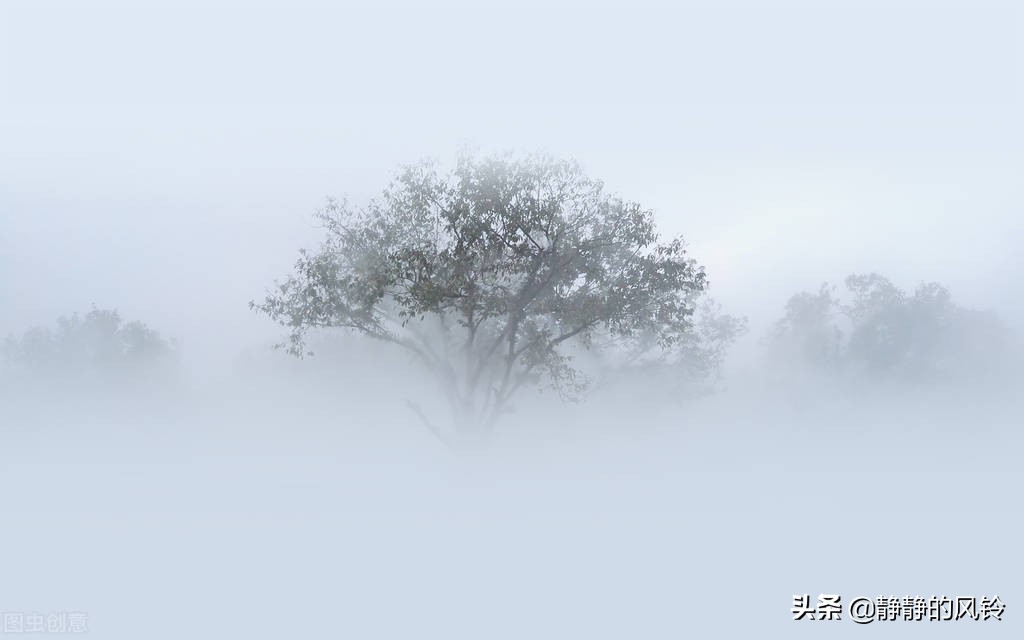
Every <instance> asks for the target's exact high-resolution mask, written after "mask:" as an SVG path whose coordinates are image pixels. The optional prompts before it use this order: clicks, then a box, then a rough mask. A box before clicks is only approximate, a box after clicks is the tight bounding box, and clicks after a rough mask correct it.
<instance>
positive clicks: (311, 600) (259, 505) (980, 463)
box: [0, 357, 1024, 638]
mask: <svg viewBox="0 0 1024 640" xmlns="http://www.w3.org/2000/svg"><path fill="white" fill-rule="evenodd" d="M393 364H394V363H393V362H391V361H389V359H388V358H387V357H382V358H381V361H380V363H379V364H378V366H377V367H374V368H373V369H365V368H361V367H356V368H351V367H342V368H340V369H339V370H337V371H335V372H333V373H330V372H329V369H327V368H325V369H319V368H313V367H306V366H305V365H302V366H298V367H296V366H292V367H290V369H291V372H290V374H288V375H286V376H282V375H280V374H269V373H266V372H264V373H259V371H258V370H255V369H250V370H249V371H248V372H247V373H244V372H243V373H236V374H234V375H232V376H231V377H229V378H228V377H226V378H224V379H222V380H221V381H220V382H219V383H218V384H217V385H213V384H212V383H207V384H206V385H204V386H201V387H193V388H192V389H183V390H180V391H176V392H175V394H173V395H170V396H168V395H167V394H166V393H157V394H156V395H155V396H150V397H138V396H137V397H135V398H132V397H126V396H127V394H120V395H118V394H114V395H104V394H99V393H97V394H91V395H89V396H88V397H82V398H79V399H77V400H74V401H68V402H65V403H63V404H62V405H57V404H56V403H54V402H52V398H48V397H46V395H45V394H42V393H41V394H39V396H38V397H36V398H33V397H32V396H31V395H30V394H27V393H23V394H21V395H20V397H19V400H18V401H17V402H16V403H15V405H16V406H20V413H19V414H17V415H18V418H17V419H16V420H14V421H11V422H8V423H7V426H6V430H5V442H6V444H5V446H4V449H3V453H2V457H3V460H2V462H3V465H2V467H0V468H2V485H3V487H4V489H3V494H4V501H3V505H4V520H5V521H6V522H8V523H9V526H6V527H5V528H4V532H3V539H4V547H5V549H7V550H8V551H9V552H8V553H7V554H6V558H5V563H4V564H5V579H4V580H3V582H2V583H0V584H2V586H0V601H2V602H3V603H4V606H5V607H6V608H7V609H8V610H15V611H21V610H24V611H35V610H47V611H48V610H54V609H59V610H81V611H87V612H88V614H89V623H90V627H91V629H92V633H93V634H94V635H96V636H98V637H111V638H120V637H126V638H127V637H139V636H143V637H152V638H164V637H166V638H180V637H225V636H227V637H255V638H262V637H268V638H269V637H296V636H299V637H358V638H412V637H423V638H434V637H438V638H441V637H449V638H525V637H530V638H533V637H536V638H567V637H581V638H590V637H594V638H623V637H643V638H678V637H690V636H692V635H693V634H697V635H701V636H706V637H736V636H737V635H747V634H751V635H755V634H756V636H757V637H779V638H782V637H802V636H806V637H822V636H821V634H823V633H827V634H829V637H832V636H835V637H853V634H863V633H872V634H881V636H880V637H893V638H895V637H922V638H923V637H949V638H953V637H957V638H959V637H1007V638H1009V637H1016V636H1015V634H1016V633H1017V632H1016V631H1015V630H1019V628H1020V627H1019V624H1018V623H1017V622H1016V615H1015V614H1014V611H1015V608H1016V607H1015V604H1016V603H1017V602H1019V601H1020V599H1021V598H1022V597H1024V589H1022V588H1021V584H1022V583H1021V581H1020V578H1019V576H1020V571H1021V569H1022V556H1021V552H1020V544H1019V540H1020V539H1021V534H1022V533H1024V531H1022V525H1021V520H1020V512H1019V506H1020V488H1021V486H1022V483H1021V468H1020V456H1019V453H1020V444H1021V441H1020V436H1019V423H1020V419H1019V416H1020V415H1021V413H1020V410H1021V398H1020V397H1019V394H1015V393H1014V392H1015V391H1016V387H1013V386H1012V385H1007V387H1006V388H1005V389H1000V388H991V387H990V388H988V389H985V390H978V389H974V390H963V391H961V392H959V393H950V392H948V391H947V392H946V393H941V394H939V393H936V392H935V391H934V390H924V391H917V392H913V391H910V390H906V389H893V388H889V389H884V388H878V387H872V388H870V389H867V390H864V391H863V392H861V393H859V394H850V393H839V392H838V391H836V390H835V389H824V388H823V385H821V384H819V385H817V387H816V388H811V387H810V386H804V387H788V388H787V387H785V386H780V384H779V383H778V382H774V381H766V380H764V379H763V378H757V377H752V376H748V377H747V378H746V381H745V382H741V383H738V384H736V385H734V386H733V387H731V388H729V389H727V390H725V391H723V392H722V393H719V394H717V395H713V396H709V397H704V398H693V399H681V400H680V401H678V402H676V403H661V404H659V405H647V406H645V404H641V403H638V402H631V401H630V396H631V394H632V392H630V391H625V392H621V393H619V394H605V397H604V398H603V399H602V398H595V399H593V400H592V401H591V402H589V403H587V404H585V405H579V406H574V405H569V406H565V405H559V404H557V403H553V402H550V401H547V400H543V399H541V400H534V401H533V402H531V403H530V404H529V408H524V409H523V410H522V411H520V412H519V413H517V414H516V415H514V416H512V417H510V419H509V420H508V421H506V423H504V424H503V427H504V428H503V430H502V432H501V436H500V437H499V438H498V441H497V442H496V443H495V444H494V445H493V446H492V447H490V448H489V449H487V450H485V451H477V452H475V453H473V454H471V455H467V454H455V453H453V452H452V451H450V450H448V449H446V448H444V447H443V446H441V445H440V444H439V443H438V442H437V441H436V440H434V439H433V438H432V436H430V435H429V433H428V432H427V431H426V429H424V428H423V427H422V426H421V425H420V424H419V423H418V422H417V421H416V419H415V417H414V416H413V415H412V414H411V413H410V412H408V410H407V409H406V408H405V407H404V406H402V405H401V403H396V402H388V398H389V397H394V393H393V390H394V389H395V388H396V385H397V386H398V388H401V389H405V390H407V391H409V392H410V393H416V384H417V381H416V378H415V377H410V376H409V374H408V372H405V373H403V372H401V371H400V370H391V371H389V370H388V369H387V367H390V366H392V365H393ZM387 373H390V374H392V375H386V374H387ZM736 377H737V379H738V380H741V381H742V380H744V378H743V377H742V376H736ZM638 395H639V394H638ZM1015 396H1016V397H1015ZM534 402H535V403H536V404H534ZM822 592H824V593H830V592H836V593H841V594H842V595H843V596H844V598H851V599H852V598H853V597H855V596H861V595H866V596H869V597H876V596H879V595H899V596H903V595H924V596H925V597H927V596H930V595H932V594H933V592H934V594H936V595H940V594H947V595H954V596H955V595H965V594H966V595H978V596H979V597H980V596H981V595H994V594H998V595H999V596H1000V597H1001V598H1002V600H1003V601H1004V602H1005V603H1007V613H1006V614H1005V616H1004V618H1005V619H1004V621H1003V622H1002V623H996V622H991V621H990V622H987V623H982V622H980V621H979V622H965V621H960V622H956V623H954V622H932V623H928V622H875V623H873V624H872V627H874V628H872V629H867V630H865V629H860V628H858V627H859V626H860V625H857V624H855V623H853V622H852V621H849V620H842V621H840V622H824V621H820V622H815V623H813V624H811V623H797V622H793V621H792V620H791V614H790V613H789V610H790V607H791V606H792V601H791V599H792V596H793V595H794V594H798V593H810V594H812V597H814V598H816V597H817V594H818V593H822ZM826 624H827V625H830V626H829V628H828V629H826V630H822V629H813V630H808V628H807V627H809V626H820V625H826ZM879 626H883V627H886V628H885V629H878V628H877V627H879ZM967 627H972V628H967ZM973 627H976V628H973ZM812 634H813V636H812ZM858 637H859V636H858Z"/></svg>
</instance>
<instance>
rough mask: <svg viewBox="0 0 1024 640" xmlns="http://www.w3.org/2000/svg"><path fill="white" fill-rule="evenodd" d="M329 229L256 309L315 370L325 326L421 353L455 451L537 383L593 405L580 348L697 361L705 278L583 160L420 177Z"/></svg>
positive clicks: (339, 208) (340, 207)
mask: <svg viewBox="0 0 1024 640" xmlns="http://www.w3.org/2000/svg"><path fill="white" fill-rule="evenodd" d="M317 217H318V219H319V220H320V221H321V222H322V223H323V226H324V229H325V232H326V237H325V239H324V241H323V243H322V245H321V246H320V248H319V250H318V251H316V252H313V253H310V252H306V251H302V252H300V258H299V260H298V261H297V262H296V264H295V271H294V273H293V274H291V275H290V276H289V277H288V278H287V279H286V280H285V281H284V282H282V283H278V284H277V286H276V288H275V289H272V290H271V292H270V293H268V295H267V296H266V299H265V300H264V301H263V302H262V303H260V304H256V303H255V302H253V303H251V307H252V308H254V309H256V310H257V311H259V312H262V313H265V314H267V315H268V316H270V317H271V318H273V319H274V320H276V321H278V322H279V323H280V324H282V325H283V326H285V327H288V329H289V330H290V334H289V338H288V340H287V342H285V343H282V344H281V345H279V346H280V347H283V348H287V349H288V351H289V352H291V353H292V354H293V355H296V356H299V357H302V356H303V355H307V354H308V349H307V346H306V339H305V338H306V334H307V332H308V331H309V330H311V329H316V328H345V329H348V330H352V331H355V332H357V333H360V334H363V335H365V336H368V337H370V338H374V339H377V340H380V341H383V342H386V343H391V344H394V345H398V346H400V347H402V348H404V349H406V350H408V352H409V353H411V354H412V355H413V356H414V357H415V358H416V359H418V360H419V361H420V362H421V363H423V364H424V365H426V366H427V367H429V369H430V370H431V371H432V372H433V374H434V375H435V377H436V379H437V380H438V381H439V382H440V385H441V389H442V390H443V392H444V395H445V397H446V399H447V401H448V403H449V406H450V408H451V411H452V414H453V418H454V434H448V433H442V432H441V430H440V429H437V428H436V427H432V430H433V431H434V432H435V434H436V435H438V436H439V437H442V438H443V439H449V438H450V437H451V436H454V437H455V438H456V439H458V440H466V439H469V440H474V439H477V438H479V437H484V436H486V435H487V434H488V433H489V432H490V431H491V430H492V428H493V426H494V424H495V422H496V421H497V420H498V418H499V417H500V416H501V415H502V414H504V413H505V412H506V411H507V410H508V408H509V401H510V400H511V398H512V397H513V396H514V395H515V394H516V393H517V392H518V391H519V390H520V389H522V388H523V387H524V386H527V385H540V386H541V387H542V388H544V387H550V388H553V389H555V390H556V391H557V392H558V393H559V394H561V396H562V397H563V398H566V399H576V398H578V397H579V395H580V394H581V393H582V391H583V390H584V389H585V388H586V386H587V383H588V379H587V377H586V376H585V375H584V373H583V372H582V371H581V370H580V368H579V367H577V366H576V364H575V363H574V360H573V357H572V352H571V351H572V348H577V349H602V350H613V349H618V350H620V351H622V352H628V353H629V354H630V356H631V357H632V358H634V359H635V358H636V357H639V356H640V355H641V354H646V353H651V352H657V353H659V354H661V355H662V356H665V357H668V356H671V355H672V354H680V353H684V352H685V351H686V350H687V349H692V346H693V339H694V323H693V320H692V316H693V315H694V311H695V309H696V306H697V302H698V300H699V299H700V297H701V296H702V295H703V293H704V291H705V289H706V287H707V284H708V282H707V277H706V275H705V272H704V269H703V267H700V266H698V265H697V264H696V262H695V261H694V260H693V259H692V258H690V257H688V255H687V251H686V249H685V247H684V244H683V241H682V239H681V238H675V239H672V240H669V241H667V242H661V241H659V240H660V239H659V236H658V233H657V231H656V229H655V224H654V219H653V214H652V212H651V211H650V210H647V209H644V208H643V207H641V206H640V205H639V204H637V203H635V202H628V201H624V200H622V199H620V198H618V197H615V196H612V195H609V194H608V193H607V192H605V190H604V188H603V185H602V183H601V182H599V181H597V180H593V179H591V178H589V177H587V176H585V175H584V174H583V172H582V171H581V169H580V167H579V166H578V165H577V164H575V163H573V162H559V161H555V160H552V159H549V158H544V157H535V158H528V159H522V160H517V159H514V158H511V157H509V156H499V157H491V158H485V159H477V158H474V157H472V156H468V155H467V156H463V157H461V158H460V159H459V161H458V163H457V166H456V168H455V170H454V171H453V172H452V173H449V174H441V173H439V171H438V169H437V168H436V166H435V165H433V164H431V163H421V164H417V165H412V166H407V167H405V168H403V169H402V170H401V171H400V172H399V173H398V175H397V177H396V178H395V180H394V181H393V182H392V184H391V185H390V187H389V188H387V189H386V190H385V191H384V193H383V195H382V196H381V197H380V198H379V199H376V200H373V201H371V202H370V203H369V204H368V205H367V206H366V207H364V208H361V209H357V208H353V207H351V206H349V205H348V204H347V203H345V202H343V201H335V200H331V201H329V203H328V205H327V207H326V208H325V209H323V210H322V211H320V212H319V213H318V214H317ZM413 408H414V409H417V411H418V408H417V407H415V406H414V407H413ZM420 417H421V418H423V419H424V421H425V422H427V423H428V426H429V424H430V423H429V421H428V420H427V419H426V417H425V416H424V415H423V413H422V412H420Z"/></svg>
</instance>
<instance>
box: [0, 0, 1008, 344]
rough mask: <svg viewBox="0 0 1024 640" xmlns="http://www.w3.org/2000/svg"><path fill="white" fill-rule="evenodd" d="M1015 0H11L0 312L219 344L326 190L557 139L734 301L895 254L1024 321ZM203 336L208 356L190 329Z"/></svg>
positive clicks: (234, 336)
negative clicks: (105, 322) (118, 324)
mask: <svg viewBox="0 0 1024 640" xmlns="http://www.w3.org/2000/svg"><path fill="white" fill-rule="evenodd" d="M1022 30H1024V9H1022V8H1021V6H1020V4H1019V3H1015V2H1003V3H998V2H981V1H972V2H956V3H949V2H913V3H911V2H865V1H858V2H848V3H832V2H813V3H812V2H804V3H770V6H768V4H766V3H737V2H713V3H712V2H706V3H700V4H685V3H666V4H664V5H659V4H640V3H629V4H628V5H627V4H626V3H622V4H620V5H619V6H604V5H599V4H596V3H592V2H586V3H582V2H581V3H575V4H557V5H556V4H553V3H547V2H545V3H528V2H514V3H504V4H492V3H482V2H481V3H444V4H439V3H383V2H373V3H371V2H363V3H356V4H345V3H310V2H288V3H284V2H279V3H275V4H268V3H256V2H245V3H241V2H239V3H224V2H201V3H195V2H181V1H177V2H173V3H172V2H131V3H128V2H123V3H111V2H48V1H40V0H34V1H21V0H4V2H2V3H0V309H2V310H3V311H4V313H2V314H0V335H6V334H8V333H11V332H20V331H23V330H24V329H25V328H26V327H27V326H29V325H31V324H49V323H51V322H52V320H53V319H54V318H55V317H56V316H57V315H59V314H63V313H69V312H71V311H75V310H79V311H85V310H88V308H89V307H90V305H91V304H93V303H95V304H96V305H98V306H100V307H116V308H118V309H120V310H121V311H122V312H123V314H124V315H126V316H128V317H130V318H133V319H141V320H143V321H146V322H148V323H149V324H151V325H153V326H154V327H155V328H157V329H159V330H161V331H162V332H164V333H167V334H170V335H174V336H177V337H179V338H182V339H183V341H184V343H185V347H186V348H185V351H186V354H187V355H188V356H189V357H191V358H200V357H205V356H210V357H215V358H218V359H220V358H230V357H232V356H233V354H236V353H237V352H238V351H239V350H241V349H243V348H246V347H249V346H252V345H259V344H262V343H263V342H264V341H266V340H267V339H269V338H272V337H275V336H276V335H277V333H278V331H277V330H276V329H275V328H274V327H273V326H272V325H270V323H268V321H267V320H266V319H265V318H260V317H257V316H255V315H254V314H252V313H250V312H249V310H248V308H247V303H248V301H249V300H250V299H252V298H259V297H260V296H261V294H262V292H263V291H264V289H265V288H266V287H267V286H268V285H270V284H271V282H272V280H273V279H274V278H276V277H282V276H284V275H285V274H286V273H287V271H288V269H289V267H290V266H291V264H292V262H293V260H294V258H295V256H296V251H297V249H298V248H299V247H300V246H311V245H313V244H314V243H315V242H316V239H317V237H318V232H317V229H315V228H314V227H313V225H312V220H311V214H312V212H313V211H314V210H315V209H316V208H317V207H318V206H320V205H321V204H322V203H323V201H324V198H325V197H326V196H328V195H336V196H344V195H347V196H348V197H349V198H350V199H351V200H352V201H354V202H357V203H358V202H362V201H365V200H366V199H367V198H369V197H371V196H373V195H375V194H376V193H377V192H378V191H379V190H380V189H381V188H382V187H383V186H385V184H386V182H387V180H388V178H389V175H390V173H391V172H392V171H393V170H394V168H395V167H396V166H397V165H399V164H401V163H405V162H411V161H416V160H418V159H421V158H424V157H436V158H438V159H439V160H441V161H442V162H447V163H450V162H451V161H452V160H453V159H454V157H455V155H456V153H457V152H458V150H459V149H460V148H461V147H463V146H464V145H472V146H474V147H476V148H478V149H480V150H482V151H492V150H513V151H520V152H530V151H538V150H540V151H547V152H550V153H552V154H555V155H557V156H562V157H575V158H577V159H579V160H580V161H581V162H582V163H583V165H584V166H585V168H586V169H587V170H588V172H589V173H591V174H592V175H594V176H596V177H599V178H602V179H604V180H605V181H606V183H607V184H608V186H609V188H610V189H612V190H613V191H616V192H618V193H620V194H621V195H623V196H624V197H626V198H629V199H635V200H638V201H640V202H641V203H643V204H644V205H646V206H649V207H651V208H654V209H655V210H656V211H657V213H658V219H659V221H660V223H661V225H662V226H663V229H664V231H665V232H666V233H671V234H675V233H683V234H685V235H686V236H687V237H688V238H689V241H690V243H691V246H692V250H693V254H694V255H695V256H696V257H697V258H698V259H699V260H701V261H702V262H703V263H705V264H706V265H707V266H708V268H709V273H710V275H711V280H712V286H713V292H714V294H715V295H716V297H718V298H719V299H720V300H721V301H722V302H724V303H725V304H726V306H727V307H728V309H729V311H731V312H733V313H737V314H745V315H748V316H750V317H751V319H752V321H754V322H755V325H754V327H755V329H756V328H757V326H758V325H757V324H756V323H757V322H764V321H767V320H769V319H771V318H772V317H775V316H777V315H779V314H780V313H781V310H782V305H783V303H784V302H785V299H786V297H787V296H788V295H789V294H791V293H792V292H794V291H795V290H797V289H801V288H808V289H813V288H816V287H817V285H818V284H819V283H820V282H821V281H822V280H825V279H829V280H833V281H838V280H839V279H840V278H841V277H842V276H844V275H846V274H847V273H850V272H853V271H868V270H879V271H882V272H884V273H886V274H887V275H889V276H890V277H891V278H893V279H894V280H895V281H896V282H897V283H898V284H900V285H902V286H904V287H913V286H914V285H915V284H916V283H917V282H918V281H920V280H925V279H927V280H939V281H942V282H944V283H946V284H948V285H950V286H951V287H952V289H953V293H954V298H955V299H956V300H958V301H959V302H961V303H963V304H965V305H967V306H984V307H992V308H995V309H997V310H999V311H1000V312H1001V313H1003V315H1004V316H1005V317H1007V318H1008V319H1010V320H1011V321H1014V322H1019V321H1020V320H1021V319H1022V318H1024V305H1022V303H1021V302H1020V300H1022V299H1024V285H1022V284H1021V275H1022V269H1021V267H1020V266H1019V262H1018V260H1017V256H1018V254H1019V246H1020V239H1021V238H1024V223H1022V222H1021V218H1022V216H1021V206H1022V203H1024V193H1022V186H1021V180H1020V176H1021V175H1022V174H1021V169H1022V168H1024V162H1022V157H1021V150H1022V149H1024V146H1022V142H1024V139H1022V134H1024V126H1022V124H1021V116H1020V114H1021V113H1024V108H1022V107H1024V105H1022V102H1024V94H1022V91H1021V85H1022V83H1021V80H1022V68H1024V53H1022V49H1024V45H1022V44H1021V43H1022V42H1024V40H1022V37H1021V36H1022ZM199 354H203V356H200V355H199Z"/></svg>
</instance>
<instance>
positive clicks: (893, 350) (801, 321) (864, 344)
mask: <svg viewBox="0 0 1024 640" xmlns="http://www.w3.org/2000/svg"><path fill="white" fill-rule="evenodd" d="M845 284H846V290H847V292H848V294H849V295H848V296H847V301H846V302H843V301H842V300H840V299H839V298H836V297H834V296H833V295H832V292H833V291H834V288H833V287H829V286H828V285H827V284H826V285H823V286H822V288H821V290H820V291H819V292H818V293H817V294H810V293H806V292H805V293H800V294H797V295H795V296H793V297H792V298H790V301H789V303H787V306H786V315H785V316H784V317H783V318H782V319H781V320H780V321H779V322H778V323H777V324H776V325H775V329H774V332H773V333H772V334H771V335H770V336H769V342H770V343H771V344H772V346H773V347H774V348H775V349H776V353H788V354H790V355H791V356H792V357H793V358H795V359H796V360H797V361H798V362H801V363H804V364H810V365H813V366H819V365H823V364H828V365H838V366H840V367H842V368H844V369H845V370H846V371H848V372H852V373H856V372H858V371H859V372H863V373H865V374H869V375H872V376H883V377H899V378H902V379H907V380H911V379H912V380H938V379H953V378H958V377H962V376H976V375H978V374H980V373H983V372H985V371H999V370H1001V369H1002V368H1003V367H1005V366H1006V364H1007V357H1008V356H1009V355H1010V354H1011V353H1013V351H1014V350H1015V349H1016V345H1015V344H1014V341H1013V336H1012V334H1011V332H1010V331H1009V330H1008V329H1007V328H1006V327H1005V326H1004V325H1002V323H1001V322H1000V321H999V320H998V318H997V317H996V316H995V315H994V314H992V313H990V312H980V311H974V310H970V309H964V308H962V307H959V306H957V305H956V304H954V303H953V301H952V296H951V295H950V292H949V290H948V289H947V288H946V287H944V286H942V285H941V284H939V283H935V282H931V283H924V284H921V285H920V286H918V287H917V289H915V290H914V292H913V294H909V295H908V294H907V293H906V292H904V291H903V290H901V289H900V288H898V287H897V286H895V285H894V284H893V283H892V282H891V281H890V280H888V279H887V278H885V277H884V276H881V275H879V274H877V273H871V274H866V275H856V274H855V275H851V276H849V277H847V278H846V281H845ZM841 326H845V327H846V331H845V334H844V331H843V330H842V329H841ZM844 338H845V339H844ZM794 345H796V346H797V347H798V348H796V349H794V348H793V346H794Z"/></svg>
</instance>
